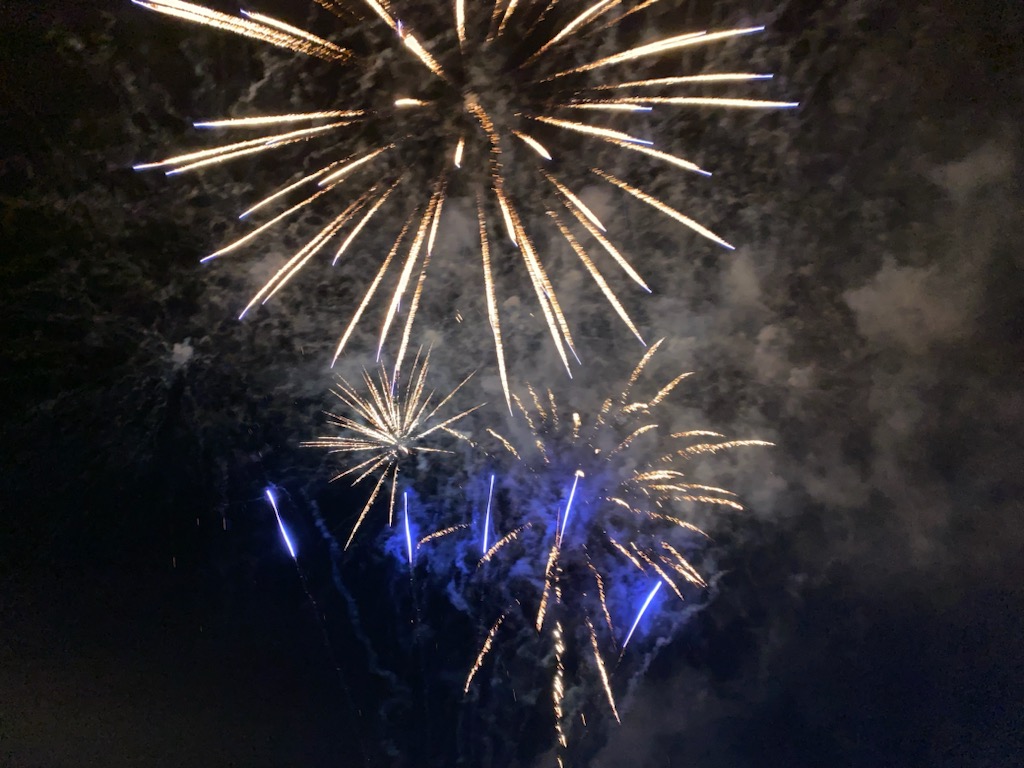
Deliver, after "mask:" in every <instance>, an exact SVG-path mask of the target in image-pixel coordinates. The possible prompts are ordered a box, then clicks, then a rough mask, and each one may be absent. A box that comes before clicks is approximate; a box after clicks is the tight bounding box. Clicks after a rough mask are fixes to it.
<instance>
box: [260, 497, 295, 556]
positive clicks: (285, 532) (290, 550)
mask: <svg viewBox="0 0 1024 768" xmlns="http://www.w3.org/2000/svg"><path fill="white" fill-rule="evenodd" d="M266 493H267V499H268V501H270V506H272V507H273V508H274V517H276V518H277V527H278V528H280V529H281V538H282V539H284V545H285V546H286V547H288V554H290V555H291V556H292V560H294V559H295V547H294V546H293V545H292V540H291V538H290V537H289V536H288V530H287V529H286V528H285V527H284V521H283V520H281V513H280V512H278V510H277V499H275V498H274V492H273V491H272V490H270V489H269V488H267V491H266Z"/></svg>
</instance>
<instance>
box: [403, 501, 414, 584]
mask: <svg viewBox="0 0 1024 768" xmlns="http://www.w3.org/2000/svg"><path fill="white" fill-rule="evenodd" d="M402 499H403V501H404V503H405V546H406V549H408V550H409V565H410V566H412V534H411V533H410V532H409V492H408V491H403V492H402Z"/></svg>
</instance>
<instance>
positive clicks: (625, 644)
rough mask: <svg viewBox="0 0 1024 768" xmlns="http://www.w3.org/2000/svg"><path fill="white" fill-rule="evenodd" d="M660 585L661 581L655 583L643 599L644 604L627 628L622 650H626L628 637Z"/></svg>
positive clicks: (631, 634) (634, 629)
mask: <svg viewBox="0 0 1024 768" xmlns="http://www.w3.org/2000/svg"><path fill="white" fill-rule="evenodd" d="M661 585H662V582H660V581H659V582H658V583H657V584H655V585H654V589H652V590H651V593H650V594H649V595H647V599H646V600H644V604H643V605H642V606H640V612H639V613H638V614H637V615H636V619H635V620H634V621H633V626H632V627H630V628H629V634H628V635H626V640H625V642H623V643H622V650H626V646H627V645H629V639H630V638H631V637H633V633H634V632H635V631H636V625H637V624H639V623H640V619H642V618H643V617H644V614H645V613H646V612H647V608H648V606H649V605H650V604H651V600H653V599H654V596H655V595H656V594H658V590H659V589H661Z"/></svg>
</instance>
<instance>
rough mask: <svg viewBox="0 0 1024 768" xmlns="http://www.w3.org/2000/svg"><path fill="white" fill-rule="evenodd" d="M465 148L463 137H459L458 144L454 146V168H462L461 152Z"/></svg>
mask: <svg viewBox="0 0 1024 768" xmlns="http://www.w3.org/2000/svg"><path fill="white" fill-rule="evenodd" d="M465 148H466V139H465V137H464V136H460V137H459V143H458V144H457V145H456V146H455V167H456V168H461V167H462V152H463V150H465Z"/></svg>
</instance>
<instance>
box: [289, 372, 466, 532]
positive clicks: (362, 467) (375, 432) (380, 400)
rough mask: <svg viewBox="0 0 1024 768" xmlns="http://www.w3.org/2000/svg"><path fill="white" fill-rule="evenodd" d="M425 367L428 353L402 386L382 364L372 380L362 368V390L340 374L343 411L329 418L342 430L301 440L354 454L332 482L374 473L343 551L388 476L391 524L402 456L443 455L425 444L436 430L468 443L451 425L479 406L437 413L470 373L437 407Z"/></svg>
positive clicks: (338, 393) (336, 391) (359, 479)
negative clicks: (444, 414)
mask: <svg viewBox="0 0 1024 768" xmlns="http://www.w3.org/2000/svg"><path fill="white" fill-rule="evenodd" d="M429 368H430V355H429V353H428V354H427V355H425V356H423V357H422V359H421V358H420V356H419V354H417V356H416V358H415V359H414V360H413V364H412V368H411V369H410V371H409V380H408V382H407V383H406V384H405V386H404V388H403V387H400V386H399V382H398V381H397V380H396V379H393V378H391V377H390V376H389V375H388V372H387V370H386V369H384V368H383V367H382V368H381V369H380V371H379V373H378V377H377V380H376V381H375V380H374V378H373V377H372V376H371V375H370V374H369V373H368V372H366V371H364V372H363V386H364V391H363V392H362V393H360V392H359V391H357V390H356V388H355V387H353V386H352V385H351V384H349V382H347V381H346V380H345V379H342V378H339V380H338V385H337V387H336V388H335V389H334V390H333V392H334V394H335V395H336V396H337V398H338V399H339V400H341V402H342V403H343V404H344V405H345V406H346V409H347V410H346V412H344V413H328V414H327V417H328V419H329V420H330V421H331V422H332V423H333V424H334V425H335V426H336V427H338V428H339V429H340V430H341V434H339V435H324V436H322V437H318V438H316V439H315V440H310V441H308V442H305V443H303V446H305V447H309V448H326V449H327V450H328V452H330V453H340V454H352V455H354V456H356V457H357V458H358V461H357V462H356V463H355V464H353V465H352V466H350V467H347V468H346V469H343V470H342V471H340V472H339V473H338V474H336V475H335V476H334V477H333V478H331V479H332V481H334V480H340V479H342V478H349V477H351V478H353V480H352V484H353V485H356V484H358V483H360V482H362V481H363V480H365V479H366V478H368V477H372V476H374V475H375V474H376V476H377V482H376V484H375V485H374V487H373V492H372V493H371V494H370V497H369V499H368V500H367V502H366V504H365V505H364V506H363V508H362V510H361V511H360V513H359V517H358V519H357V520H356V523H355V525H354V526H353V527H352V530H351V532H350V533H349V536H348V539H347V540H346V542H345V548H346V549H347V548H348V546H349V545H350V544H351V543H352V540H353V539H354V538H355V535H356V532H357V531H358V530H359V528H360V527H361V526H362V524H363V521H364V520H365V519H366V515H367V513H368V512H369V511H370V509H371V507H372V506H373V503H374V501H376V500H377V496H378V495H379V494H380V491H381V488H382V487H383V486H384V484H385V482H386V481H388V478H389V477H390V481H389V484H390V486H391V488H390V500H389V503H388V523H389V524H391V523H393V522H394V517H395V492H396V489H397V488H398V479H399V471H400V467H401V463H402V461H403V460H404V459H405V458H407V457H410V456H412V455H413V454H416V453H446V451H445V450H444V449H442V448H437V447H435V446H431V445H425V444H424V443H423V441H424V440H426V439H427V438H428V437H430V436H431V435H433V434H434V433H436V432H444V433H446V434H448V435H450V436H451V437H454V438H456V439H457V440H464V441H466V442H469V438H468V437H467V436H466V435H464V434H463V433H462V432H459V431H458V430H456V429H454V428H453V425H454V424H455V423H456V422H458V421H460V420H461V419H462V418H464V417H465V416H467V415H469V414H470V413H472V412H473V411H475V410H477V409H478V408H479V407H480V406H479V405H477V406H474V407H472V408H468V409H466V410H463V411H460V412H459V413H457V414H455V415H454V416H449V417H447V418H443V417H440V416H439V414H440V413H441V412H442V410H443V409H444V407H445V406H446V405H448V403H449V401H451V399H452V398H453V397H454V396H455V394H456V393H457V392H458V391H459V390H460V389H461V388H462V386H463V385H464V384H465V383H466V382H467V381H468V380H469V378H470V376H472V374H470V376H467V377H466V378H465V379H463V380H462V381H461V382H460V383H459V385H458V386H457V387H455V389H453V390H452V391H451V392H449V393H448V394H447V395H445V396H444V397H443V398H441V399H440V401H438V402H437V404H436V405H435V404H434V400H435V398H434V394H435V393H434V392H433V391H430V392H428V391H427V388H426V387H427V372H428V371H429ZM364 457H365V458H364ZM407 523H408V516H406V524H407Z"/></svg>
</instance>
